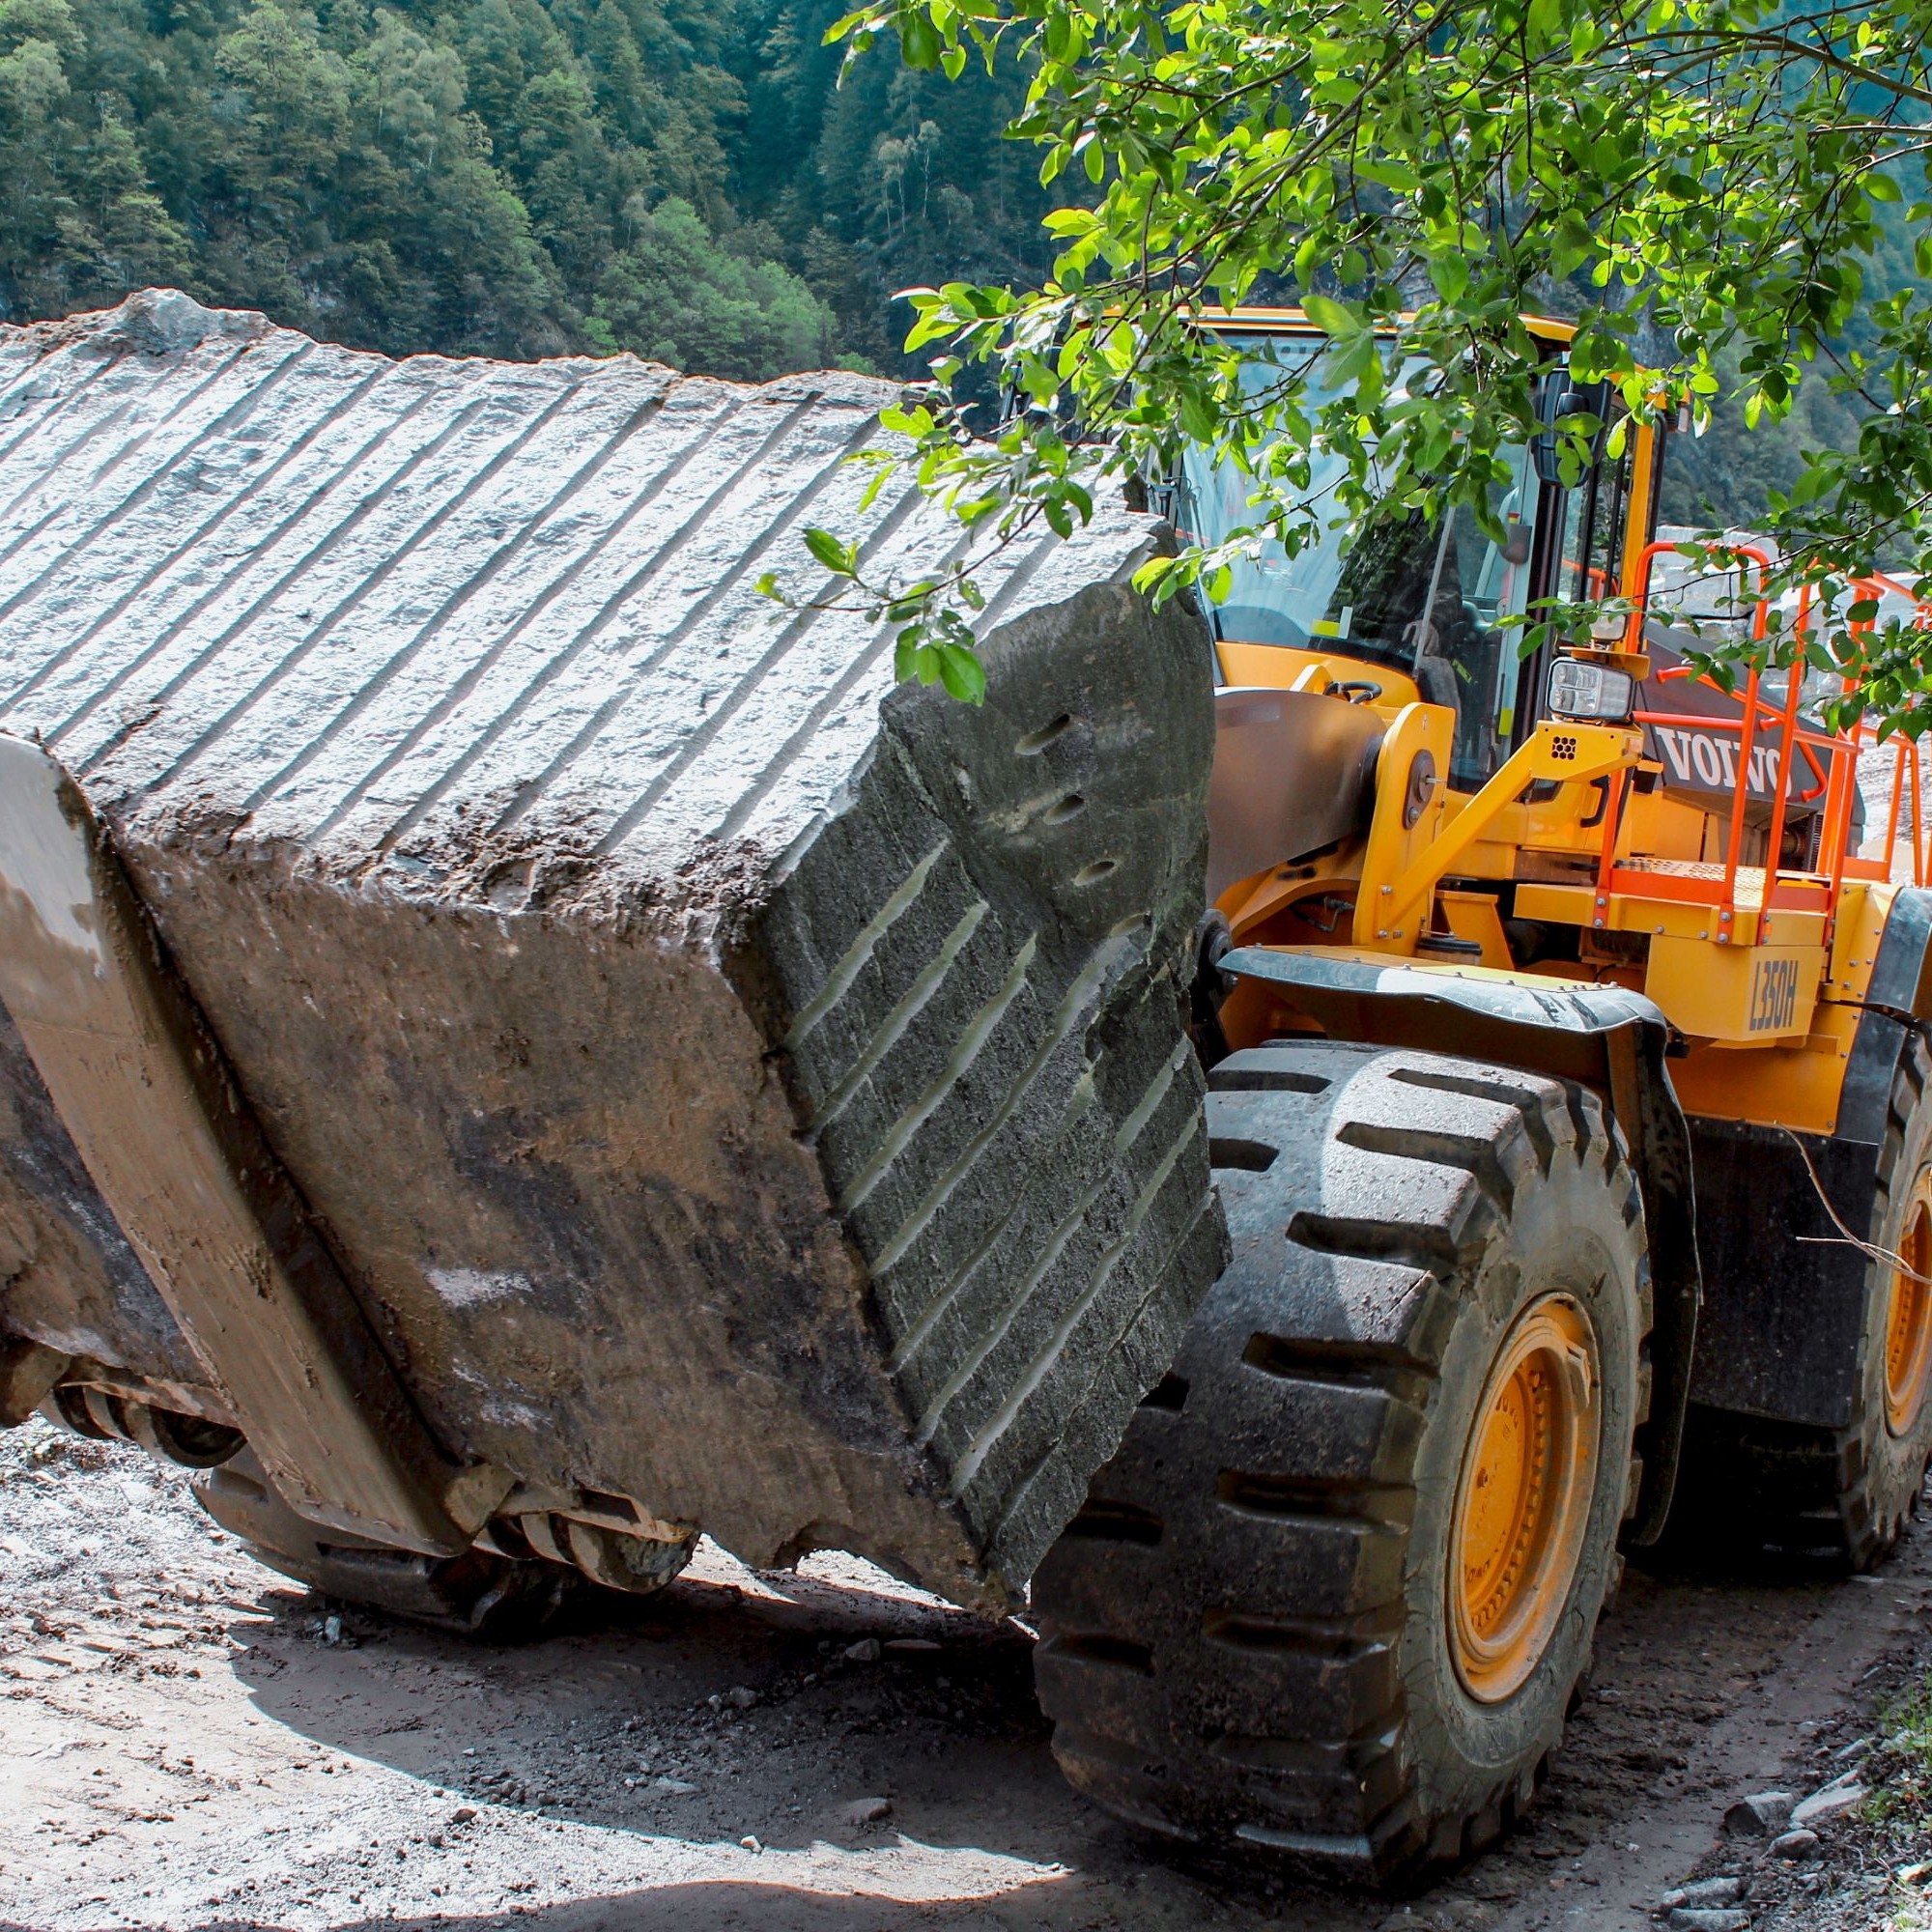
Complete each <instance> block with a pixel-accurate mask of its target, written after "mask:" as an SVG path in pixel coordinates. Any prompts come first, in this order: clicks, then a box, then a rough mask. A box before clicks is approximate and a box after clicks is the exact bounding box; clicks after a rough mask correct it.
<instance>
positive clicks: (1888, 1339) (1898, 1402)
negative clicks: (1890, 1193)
mask: <svg viewBox="0 0 1932 1932" xmlns="http://www.w3.org/2000/svg"><path fill="white" fill-rule="evenodd" d="M1898 1258H1899V1260H1900V1261H1901V1262H1903V1263H1904V1264H1905V1265H1904V1266H1903V1267H1900V1268H1894V1269H1893V1270H1892V1275H1891V1293H1890V1296H1889V1302H1888V1306H1887V1309H1886V1321H1885V1420H1886V1426H1887V1427H1888V1428H1889V1430H1890V1431H1891V1433H1892V1434H1893V1435H1911V1433H1912V1431H1913V1429H1914V1428H1915V1427H1916V1426H1917V1424H1918V1416H1919V1411H1920V1410H1921V1409H1922V1408H1923V1407H1924V1406H1925V1390H1926V1385H1927V1383H1928V1381H1932V1281H1928V1279H1927V1277H1932V1166H1926V1167H1921V1168H1920V1169H1919V1170H1918V1179H1916V1180H1915V1181H1914V1182H1913V1184H1912V1199H1911V1201H1910V1202H1909V1203H1908V1204H1907V1206H1906V1210H1905V1232H1904V1233H1903V1235H1901V1236H1900V1237H1899V1242H1898Z"/></svg>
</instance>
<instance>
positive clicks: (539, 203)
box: [0, 0, 1043, 377]
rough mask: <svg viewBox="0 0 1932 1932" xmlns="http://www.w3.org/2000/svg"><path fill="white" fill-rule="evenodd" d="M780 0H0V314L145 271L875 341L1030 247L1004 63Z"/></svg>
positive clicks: (768, 370) (525, 341) (226, 296)
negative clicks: (919, 55) (988, 69)
mask: <svg viewBox="0 0 1932 1932" xmlns="http://www.w3.org/2000/svg"><path fill="white" fill-rule="evenodd" d="M837 11H838V8H837V6H836V5H832V4H816V3H815V0H803V4H799V5H787V4H783V0H417V4H406V5H403V6H384V7H381V8H377V7H372V6H369V5H367V4H364V0H321V4H320V5H318V6H316V7H315V8H314V9H313V10H312V11H311V10H308V9H305V8H301V7H298V6H296V5H292V4H291V5H283V4H278V0H0V319H6V320H23V319H26V318H29V317H36V316H45V315H57V314H61V313H65V312H67V311H70V310H72V309H75V308H83V307H87V306H91V305H98V304H99V303H101V302H105V301H111V300H113V299H115V298H118V297H119V296H121V295H122V294H124V293H125V292H126V291H127V290H128V289H129V288H134V287H139V286H141V285H143V284H146V283H154V282H168V283H175V284H178V285H180V286H182V287H185V288H187V289H189V290H191V291H192V292H193V293H194V294H196V295H197V296H200V297H201V298H203V299H206V300H212V301H217V302H222V303H229V304H236V305H241V306H247V307H258V308H262V309H266V310H267V311H268V312H269V313H270V315H272V316H273V317H274V318H275V320H276V321H278V322H283V323H289V324H293V325H294V326H295V327H299V328H304V329H307V330H310V331H311V332H313V333H316V334H319V335H326V336H329V337H333V338H334V339H336V340H339V341H343V342H349V343H354V344H356V345H358V346H362V347H367V348H376V349H384V350H388V351H391V352H394V353H407V352H410V351H412V350H440V351H443V352H447V353H460V352H465V351H470V352H485V353H488V354H492V355H512V356H528V355H554V354H557V353H559V352H562V351H566V350H590V351H597V350H611V349H631V350H635V351H637V352H638V353H639V355H651V356H657V357H660V358H662V359H664V360H667V361H670V362H673V363H676V364H678V365H679V366H681V367H684V368H690V369H699V370H705V371H709V372H711V373H715V374H719V375H727V376H740V377H761V376H770V375H775V374H777V373H779V372H781V371H782V370H787V369H798V368H808V367H815V366H822V365H824V364H825V363H828V362H832V361H835V360H841V359H842V360H847V361H850V360H852V359H853V358H863V359H864V360H865V361H867V362H869V363H870V364H872V365H874V366H878V367H881V368H893V367H896V366H898V360H899V358H898V355H897V348H896V345H897V340H898V337H899V335H900V334H902V333H903V326H902V324H901V323H900V322H899V321H898V320H897V319H896V318H895V317H894V316H893V315H892V313H891V301H890V298H891V295H892V292H893V291H894V290H895V289H897V288H900V287H903V286H905V285H906V284H907V283H909V282H915V281H920V280H923V279H926V278H928V277H931V276H935V275H940V274H946V275H952V274H955V273H960V272H964V273H968V274H971V275H973V276H975V277H978V278H995V277H999V276H1002V275H1004V274H1006V273H1009V272H1012V273H1020V272H1026V271H1032V272H1037V271H1038V270H1039V269H1040V267H1041V266H1042V263H1043V255H1042V251H1041V249H1040V246H1039V243H1038V240H1037V238H1038V232H1039V231H1038V227H1037V222H1038V216H1039V213H1040V210H1041V208H1042V206H1043V201H1042V197H1041V195H1040V191H1039V189H1038V188H1037V186H1036V185H1033V179H1034V171H1035V165H1036V164H1035V162H1034V160H1033V159H1032V157H1031V156H1028V155H1027V154H1025V153H1024V152H1023V151H1021V150H1018V149H1016V148H1013V147H1012V146H1011V145H1010V144H1007V143H1003V142H1001V141H1000V139H999V138H998V133H999V129H1000V128H1001V126H1002V125H1003V124H1004V122H1005V121H1006V119H1007V117H1008V114H1009V111H1010V103H1011V101H1012V99H1013V90H1012V88H1011V86H1010V84H1008V85H1005V86H995V85H994V84H992V83H989V82H987V81H986V80H984V79H983V77H981V78H977V79H973V80H969V81H968V82H966V83H965V84H963V85H961V86H959V87H952V86H949V85H948V84H947V83H946V82H945V81H944V80H943V79H941V78H940V77H939V76H937V75H928V76H921V75H913V74H909V73H906V72H904V71H902V70H901V69H900V68H899V66H898V65H897V63H896V62H895V61H891V60H888V59H886V58H883V57H881V58H878V59H874V60H870V61H867V62H866V63H865V64H864V65H863V67H862V68H861V70H860V71H859V72H858V74H857V75H856V76H855V77H854V80H853V82H852V83H851V84H850V85H848V86H847V87H846V88H845V89H843V90H842V91H841V90H838V89H837V88H835V86H834V81H835V79H836V76H837V71H838V56H837V54H836V53H833V52H828V51H826V50H825V49H823V48H822V47H821V46H820V44H819V43H820V41H821V38H822V35H823V31H824V28H825V25H826V24H827V22H828V21H829V20H830V19H831V18H832V17H833V15H834V14H836V12H837Z"/></svg>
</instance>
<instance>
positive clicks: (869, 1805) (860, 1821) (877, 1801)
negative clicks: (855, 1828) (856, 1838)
mask: <svg viewBox="0 0 1932 1932" xmlns="http://www.w3.org/2000/svg"><path fill="white" fill-rule="evenodd" d="M892 1815H893V1801H892V1800H891V1799H890V1798H857V1799H854V1800H853V1801H852V1803H851V1804H848V1805H846V1807H845V1822H846V1823H847V1824H848V1825H876V1824H877V1823H878V1822H879V1821H880V1819H882V1818H890V1817H891V1816H892Z"/></svg>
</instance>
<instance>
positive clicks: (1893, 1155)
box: [1663, 1038, 1932, 1570]
mask: <svg viewBox="0 0 1932 1932" xmlns="http://www.w3.org/2000/svg"><path fill="white" fill-rule="evenodd" d="M1928 1085H1932V1056H1928V1054H1927V1050H1926V1046H1925V1042H1924V1040H1923V1039H1922V1038H1916V1039H1915V1040H1914V1041H1913V1044H1912V1049H1911V1051H1910V1052H1909V1053H1907V1054H1906V1055H1905V1056H1904V1057H1903V1058H1902V1059H1901V1061H1900V1064H1899V1069H1898V1072H1897V1073H1896V1075H1895V1076H1894V1077H1893V1080H1892V1087H1891V1097H1890V1104H1889V1108H1888V1110H1887V1116H1886V1133H1885V1143H1884V1145H1883V1147H1882V1148H1881V1149H1880V1151H1879V1171H1878V1194H1877V1199H1876V1201H1875V1203H1874V1204H1873V1208H1872V1226H1871V1234H1870V1239H1871V1242H1872V1244H1873V1246H1875V1247H1877V1248H1881V1249H1884V1250H1886V1251H1887V1252H1889V1253H1890V1254H1894V1255H1898V1256H1900V1257H1901V1258H1903V1259H1904V1260H1905V1261H1907V1262H1908V1263H1910V1264H1912V1265H1911V1268H1910V1271H1909V1272H1901V1271H1900V1270H1898V1269H1896V1268H1894V1267H1892V1266H1890V1265H1889V1264H1887V1263H1884V1262H1879V1261H1873V1262H1872V1263H1870V1264H1868V1265H1867V1267H1866V1269H1865V1293H1864V1306H1863V1312H1862V1319H1861V1323H1860V1329H1859V1341H1858V1353H1857V1357H1856V1368H1855V1371H1854V1382H1853V1395H1852V1412H1851V1417H1850V1419H1849V1421H1847V1423H1846V1424H1845V1426H1844V1427H1843V1428H1842V1429H1837V1430H1832V1429H1816V1428H1809V1427H1806V1426H1804V1424H1801V1423H1791V1422H1774V1421H1768V1420H1766V1419H1764V1418H1762V1417H1758V1416H1748V1415H1740V1414H1737V1413H1735V1412H1733V1411H1731V1410H1727V1409H1713V1408H1703V1407H1700V1406H1695V1405H1693V1406H1692V1407H1691V1409H1690V1415H1689V1417H1688V1419H1687V1423H1686V1428H1685V1436H1684V1452H1683V1458H1682V1462H1681V1468H1682V1474H1681V1476H1680V1477H1679V1482H1678V1491H1679V1494H1678V1500H1677V1502H1676V1504H1675V1506H1674V1507H1673V1509H1672V1513H1671V1522H1670V1528H1669V1532H1668V1534H1667V1536H1666V1539H1665V1542H1664V1545H1663V1553H1664V1555H1665V1556H1666V1558H1667V1559H1668V1560H1671V1561H1675V1562H1681V1563H1687V1564H1689V1563H1693V1562H1699V1561H1705V1560H1708V1558H1709V1557H1710V1555H1711V1554H1712V1553H1713V1552H1714V1551H1725V1550H1728V1551H1730V1552H1734V1553H1736V1552H1741V1551H1746V1550H1757V1551H1763V1550H1771V1551H1774V1552H1776V1553H1779V1554H1784V1555H1791V1556H1813V1557H1817V1556H1824V1557H1827V1558H1830V1559H1832V1560H1833V1561H1836V1562H1842V1563H1844V1564H1847V1565H1849V1566H1850V1567H1851V1568H1852V1569H1854V1570H1869V1569H1871V1568H1872V1567H1873V1566H1874V1565H1875V1564H1877V1563H1878V1562H1880V1561H1881V1560H1882V1559H1883V1558H1884V1556H1885V1555H1886V1554H1887V1552H1888V1551H1889V1549H1890V1548H1891V1547H1892V1545H1893V1544H1894V1543H1896V1542H1897V1541H1898V1537H1899V1533H1900V1532H1901V1531H1902V1530H1903V1529H1904V1527H1905V1525H1906V1523H1907V1521H1908V1520H1910V1519H1911V1518H1912V1516H1913V1514H1914V1513H1915V1511H1916V1510H1917V1507H1918V1497H1919V1493H1920V1491H1921V1488H1922V1486H1923V1484H1924V1481H1925V1468H1926V1463H1927V1461H1928V1459H1932V1287H1928V1286H1926V1284H1924V1283H1922V1282H1918V1281H1914V1280H1913V1279H1912V1278H1911V1277H1912V1276H1913V1275H1925V1276H1932V1092H1928Z"/></svg>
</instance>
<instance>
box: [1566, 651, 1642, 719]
mask: <svg viewBox="0 0 1932 1932" xmlns="http://www.w3.org/2000/svg"><path fill="white" fill-rule="evenodd" d="M1546 708H1547V709H1548V712H1549V714H1550V716H1551V717H1552V718H1574V719H1577V720H1578V721H1584V720H1587V721H1588V722H1590V723H1592V724H1598V725H1623V724H1628V723H1629V721H1630V715H1631V713H1632V712H1633V711H1634V710H1635V709H1636V679H1635V678H1634V677H1633V676H1632V675H1631V674H1630V672H1629V671H1627V670H1613V669H1611V668H1610V667H1609V666H1608V665H1598V664H1585V663H1583V662H1582V661H1581V660H1580V659H1578V658H1558V659H1557V660H1556V662H1555V663H1554V664H1552V665H1551V666H1550V667H1549V694H1548V699H1547V700H1546Z"/></svg>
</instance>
